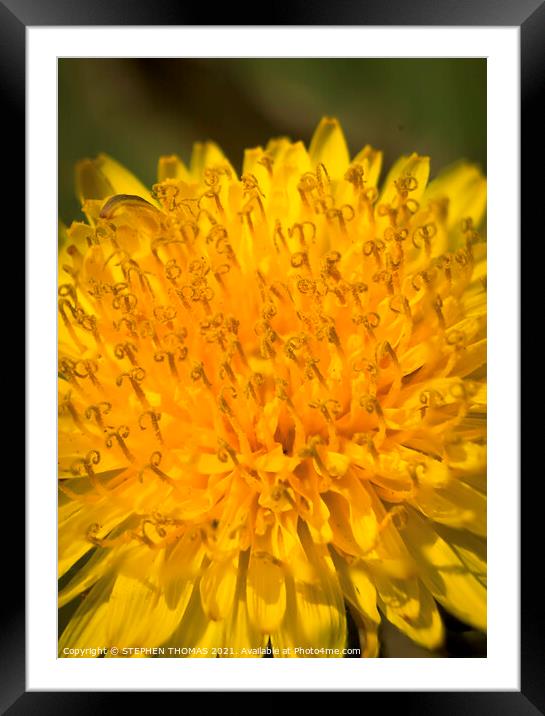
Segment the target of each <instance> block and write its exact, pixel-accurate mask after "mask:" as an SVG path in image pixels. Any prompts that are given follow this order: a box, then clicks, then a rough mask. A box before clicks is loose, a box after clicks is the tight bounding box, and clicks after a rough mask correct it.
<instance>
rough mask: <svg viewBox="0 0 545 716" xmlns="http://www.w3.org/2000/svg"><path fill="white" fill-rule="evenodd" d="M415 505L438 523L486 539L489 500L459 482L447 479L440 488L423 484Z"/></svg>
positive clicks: (415, 499)
mask: <svg viewBox="0 0 545 716" xmlns="http://www.w3.org/2000/svg"><path fill="white" fill-rule="evenodd" d="M413 502H414V504H415V505H416V506H417V507H418V508H419V509H420V511H421V512H423V513H424V514H425V515H427V516H428V517H430V518H431V519H432V520H435V521H436V522H440V523H441V524H444V525H449V526H450V527H458V528H466V529H468V530H470V531H471V532H474V533H475V534H477V535H480V536H481V537H484V536H486V497H485V496H484V495H483V494H481V493H480V492H478V491H477V490H474V489H473V488H472V487H470V486H469V485H466V484H464V483H463V482H461V481H460V480H457V479H455V478H453V479H451V480H448V481H447V482H446V483H445V484H444V485H442V486H441V488H434V487H432V486H426V485H421V486H420V488H419V489H418V492H417V494H416V497H415V498H414V501H413Z"/></svg>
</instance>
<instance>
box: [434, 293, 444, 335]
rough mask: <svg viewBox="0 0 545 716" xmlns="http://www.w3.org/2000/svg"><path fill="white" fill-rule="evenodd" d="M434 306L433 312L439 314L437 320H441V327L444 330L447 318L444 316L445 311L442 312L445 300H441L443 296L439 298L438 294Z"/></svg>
mask: <svg viewBox="0 0 545 716" xmlns="http://www.w3.org/2000/svg"><path fill="white" fill-rule="evenodd" d="M432 306H433V310H434V311H435V313H436V314H437V318H438V319H439V325H440V326H441V328H444V327H445V317H444V316H443V311H442V308H443V299H442V298H441V296H439V294H437V295H436V296H435V298H434V299H433V302H432Z"/></svg>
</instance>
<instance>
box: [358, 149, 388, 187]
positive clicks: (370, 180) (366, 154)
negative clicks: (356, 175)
mask: <svg viewBox="0 0 545 716" xmlns="http://www.w3.org/2000/svg"><path fill="white" fill-rule="evenodd" d="M352 163H353V164H361V165H362V167H363V181H364V182H365V184H364V186H365V188H366V189H370V188H373V187H376V186H377V184H378V179H379V176H380V170H381V168H382V152H380V151H378V150H376V149H373V147H371V146H370V145H369V144H367V145H366V146H365V147H364V148H363V149H362V150H361V152H359V153H358V154H356V156H355V157H354V159H353V162H352Z"/></svg>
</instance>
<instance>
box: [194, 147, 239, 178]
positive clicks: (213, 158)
mask: <svg viewBox="0 0 545 716" xmlns="http://www.w3.org/2000/svg"><path fill="white" fill-rule="evenodd" d="M212 168H214V169H225V170H227V171H228V172H229V175H230V178H231V179H232V180H233V181H235V180H236V178H237V175H236V172H235V170H234V169H233V167H232V166H231V163H230V162H229V161H228V159H227V158H226V157H225V155H224V153H223V152H222V151H221V149H220V148H219V147H218V145H217V144H215V143H214V142H196V143H195V144H194V145H193V152H192V154H191V162H190V172H191V176H192V178H193V180H194V181H201V180H202V179H203V177H204V170H205V169H212Z"/></svg>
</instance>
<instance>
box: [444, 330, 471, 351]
mask: <svg viewBox="0 0 545 716" xmlns="http://www.w3.org/2000/svg"><path fill="white" fill-rule="evenodd" d="M445 340H446V342H447V345H449V346H452V347H453V348H455V349H456V350H461V349H463V348H465V347H466V344H467V336H466V334H465V333H464V332H463V331H458V330H456V329H454V330H452V331H449V332H448V333H447V335H446V336H445Z"/></svg>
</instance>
